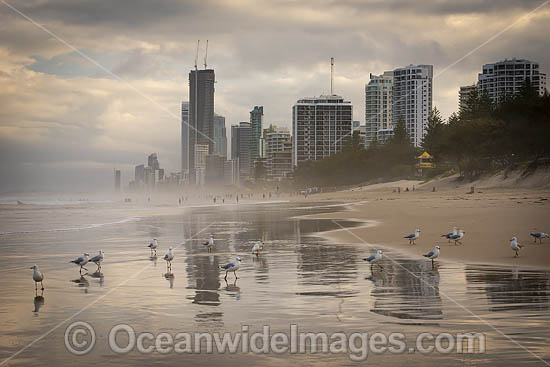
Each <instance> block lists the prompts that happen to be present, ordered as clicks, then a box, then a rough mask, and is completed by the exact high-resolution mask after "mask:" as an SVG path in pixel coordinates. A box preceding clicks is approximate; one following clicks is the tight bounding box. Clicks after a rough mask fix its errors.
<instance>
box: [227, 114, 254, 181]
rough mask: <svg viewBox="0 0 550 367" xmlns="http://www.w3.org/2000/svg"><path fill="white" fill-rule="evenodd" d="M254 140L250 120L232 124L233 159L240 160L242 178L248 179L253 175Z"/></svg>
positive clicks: (240, 176) (240, 175)
mask: <svg viewBox="0 0 550 367" xmlns="http://www.w3.org/2000/svg"><path fill="white" fill-rule="evenodd" d="M252 141H253V136H252V128H251V127H250V123H249V122H241V123H240V124H239V125H233V126H231V159H234V160H237V161H238V166H239V178H240V180H247V179H249V178H250V177H251V176H252V168H253V166H252V160H251V156H252V149H251V147H252Z"/></svg>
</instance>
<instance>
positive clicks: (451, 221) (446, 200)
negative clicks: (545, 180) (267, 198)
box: [297, 181, 550, 268]
mask: <svg viewBox="0 0 550 367" xmlns="http://www.w3.org/2000/svg"><path fill="white" fill-rule="evenodd" d="M420 184H421V183H420V182H419V181H416V182H414V181H399V182H393V183H386V184H378V185H372V186H364V187H360V188H356V189H353V190H346V191H339V192H332V193H324V194H316V195H311V196H309V197H308V198H307V199H304V198H303V197H301V198H299V199H297V200H299V201H312V202H314V201H334V202H346V203H351V204H353V205H351V206H350V209H351V210H349V211H345V212H340V213H331V214H323V215H317V216H316V217H318V218H335V219H360V220H369V221H375V223H376V224H375V225H374V226H364V227H360V228H355V229H351V233H350V231H348V230H339V231H332V232H329V233H326V234H325V235H326V236H327V237H329V238H330V239H332V240H334V241H338V242H340V243H361V242H364V243H368V244H373V245H377V244H378V245H383V246H387V247H391V248H394V249H397V250H399V251H403V252H408V253H410V254H411V255H413V256H420V255H422V254H424V253H426V252H428V251H429V250H431V249H433V247H434V245H436V244H438V245H440V246H441V255H440V261H446V260H452V261H461V262H465V263H466V262H467V263H492V264H515V265H519V266H536V267H545V268H550V239H546V240H543V242H542V244H538V242H537V244H534V243H533V238H532V237H531V236H529V233H530V232H534V231H543V232H547V233H549V232H550V190H549V189H538V190H537V189H526V188H516V189H511V188H484V189H479V191H477V190H476V191H477V192H476V193H474V194H468V193H467V192H468V191H469V190H468V189H467V188H466V186H467V185H460V186H459V187H458V188H449V187H448V186H450V185H448V186H447V188H445V189H443V190H438V191H436V192H431V187H432V186H433V183H432V184H430V183H427V184H425V185H420ZM413 185H415V189H416V190H415V191H414V192H413V191H409V192H405V191H404V190H405V188H406V187H408V188H409V190H412V187H413ZM398 186H399V187H401V193H397V192H393V189H394V188H396V187H398ZM453 225H456V226H457V227H458V228H460V229H463V230H464V231H465V232H466V233H465V236H464V238H463V240H462V242H463V245H456V246H455V245H454V244H453V243H448V242H447V239H445V238H442V237H441V235H442V234H444V233H448V232H450V231H451V230H452V227H453ZM416 228H419V229H420V230H421V235H420V238H419V239H418V240H417V241H416V245H409V243H408V240H406V239H404V238H403V236H405V235H407V234H409V233H412V232H414V230H415V229H416ZM513 236H516V237H517V238H518V240H519V242H520V244H522V245H526V246H525V248H523V249H522V251H520V256H519V257H518V258H514V252H513V251H512V250H511V249H510V245H509V243H510V239H511V238H512V237H513ZM371 252H372V249H370V248H368V247H367V246H366V245H365V255H367V254H370V253H371Z"/></svg>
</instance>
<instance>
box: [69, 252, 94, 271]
mask: <svg viewBox="0 0 550 367" xmlns="http://www.w3.org/2000/svg"><path fill="white" fill-rule="evenodd" d="M89 256H90V254H89V253H85V254H84V256H80V257H79V258H77V259H75V260H72V261H71V262H72V263H74V264H76V265H80V274H82V268H84V265H86V264H87V263H88V257H89ZM84 270H86V271H87V270H88V269H86V268H84Z"/></svg>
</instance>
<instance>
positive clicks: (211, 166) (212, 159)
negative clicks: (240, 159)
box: [205, 154, 225, 185]
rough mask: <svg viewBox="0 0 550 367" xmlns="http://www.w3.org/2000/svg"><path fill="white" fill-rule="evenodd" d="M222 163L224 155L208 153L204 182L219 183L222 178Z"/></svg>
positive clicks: (221, 181)
mask: <svg viewBox="0 0 550 367" xmlns="http://www.w3.org/2000/svg"><path fill="white" fill-rule="evenodd" d="M224 163H225V157H224V156H221V155H217V154H210V155H207V156H206V176H205V177H206V183H207V184H209V185H212V184H221V183H223V180H224V174H223V169H224Z"/></svg>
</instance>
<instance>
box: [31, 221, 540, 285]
mask: <svg viewBox="0 0 550 367" xmlns="http://www.w3.org/2000/svg"><path fill="white" fill-rule="evenodd" d="M464 233H466V232H464V231H463V230H461V229H460V230H459V229H457V227H456V226H455V227H453V230H452V231H451V232H449V233H447V234H444V235H441V237H444V238H447V239H448V240H449V243H450V242H451V241H454V243H455V245H456V244H462V242H461V240H462V238H463V237H464ZM529 235H530V236H531V237H533V238H534V239H535V243H536V242H537V240H539V243H542V239H543V238H550V235H549V234H548V233H545V232H533V233H530V234H529ZM419 237H420V229H416V230H415V231H414V233H411V234H409V235H407V236H405V237H403V238H405V239H408V240H409V244H413V245H414V244H415V242H414V241H415V240H417V239H418V238H419ZM203 246H204V247H205V248H206V249H207V251H208V252H209V253H210V252H212V249H213V247H214V235H210V237H209V238H208V240H207V241H206V242H204V243H203ZM147 247H148V248H149V249H150V250H151V256H153V253H154V255H155V256H156V255H157V249H158V248H159V244H158V241H157V239H156V238H153V240H152V241H151V243H149V245H148V246H147ZM523 247H524V246H523V245H521V244H520V243H519V242H518V239H517V238H516V237H512V239H511V240H510V248H511V249H512V250H513V251H515V255H514V257H518V256H519V251H520V250H521V249H522V248H523ZM262 250H263V244H262V242H260V241H254V244H253V246H252V254H254V255H256V256H259V255H260V252H261V251H262ZM439 253H440V247H439V246H438V245H435V247H434V249H433V250H432V251H430V252H428V253H427V254H424V255H423V256H424V257H426V258H428V259H430V260H431V261H432V265H433V263H434V260H435V259H437V258H438V257H439ZM174 256H175V255H174V249H173V248H172V247H170V248H168V252H167V253H166V254H165V255H164V257H163V259H164V260H165V261H166V269H167V271H169V272H170V271H171V270H172V260H174ZM104 259H105V254H104V253H103V251H102V250H99V253H98V254H97V255H95V256H93V257H91V258H90V254H88V253H84V255H83V256H80V257H78V258H76V259H74V260H71V263H73V264H76V265H78V266H79V267H80V274H82V269H84V270H86V271H87V270H88V269H86V268H85V267H84V266H85V265H87V264H88V263H94V264H96V265H97V270H101V262H102V261H103V260H104ZM363 260H364V261H366V262H368V263H369V264H371V269H372V267H373V266H374V264H378V265H379V266H380V268H382V269H383V266H382V265H380V263H379V262H380V260H382V250H377V251H376V253H375V254H374V255H372V256H369V257H367V258H365V259H363ZM240 265H241V259H240V258H239V257H235V260H233V261H232V262H230V263H227V264H225V265H222V266H220V267H219V268H220V270H221V271H225V277H224V279H225V280H227V274H228V273H230V272H232V273H233V275H234V276H235V279H239V278H238V277H237V270H239V268H240ZM30 269H33V275H32V279H33V280H34V282H35V290H38V283H40V286H41V289H42V291H43V290H44V284H43V283H42V282H43V280H44V274H43V273H42V272H41V271H40V270H39V269H38V265H36V264H34V265H33V266H31V267H30Z"/></svg>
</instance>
